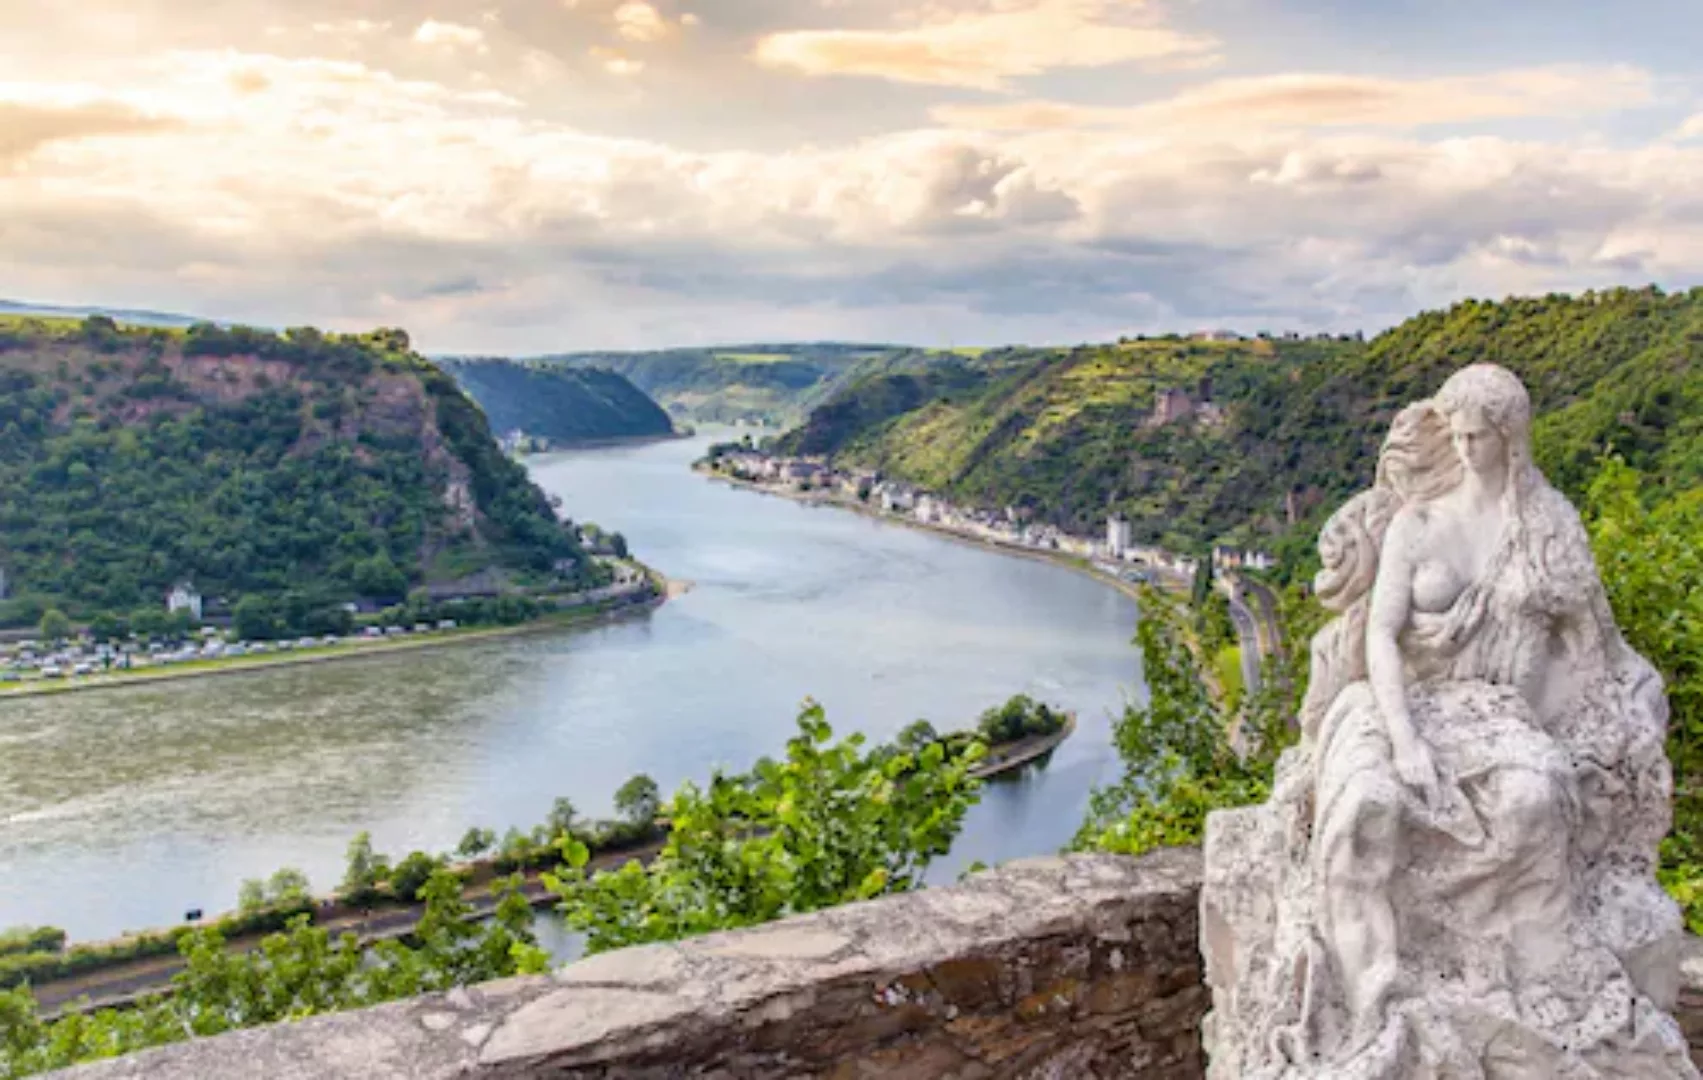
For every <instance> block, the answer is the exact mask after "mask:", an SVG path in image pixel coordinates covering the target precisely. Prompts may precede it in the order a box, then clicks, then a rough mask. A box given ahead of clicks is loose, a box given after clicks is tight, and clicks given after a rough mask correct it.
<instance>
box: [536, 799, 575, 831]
mask: <svg viewBox="0 0 1703 1080" xmlns="http://www.w3.org/2000/svg"><path fill="white" fill-rule="evenodd" d="M578 820H579V811H578V810H577V809H576V808H575V807H574V801H573V800H572V799H570V798H568V797H567V796H566V795H561V796H558V797H557V799H556V801H555V802H553V803H551V804H550V814H549V816H548V817H546V818H545V819H544V824H545V827H546V828H547V829H548V830H549V836H550V839H552V840H554V839H555V838H556V837H558V836H572V835H573V834H574V826H575V824H576V823H577V822H578Z"/></svg>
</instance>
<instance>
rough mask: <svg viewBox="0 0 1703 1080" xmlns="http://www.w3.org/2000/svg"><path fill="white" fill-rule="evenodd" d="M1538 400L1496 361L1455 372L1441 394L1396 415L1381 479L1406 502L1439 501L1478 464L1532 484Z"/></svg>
mask: <svg viewBox="0 0 1703 1080" xmlns="http://www.w3.org/2000/svg"><path fill="white" fill-rule="evenodd" d="M1530 433H1531V399H1530V398H1529V397H1528V396H1527V395H1526V388H1525V387H1524V386H1522V385H1521V384H1520V380H1519V379H1517V378H1515V377H1514V374H1513V373H1512V372H1510V371H1508V370H1507V369H1506V368H1502V367H1498V366H1496V365H1495V364H1473V365H1471V366H1470V367H1464V368H1462V369H1461V370H1459V371H1457V372H1455V373H1454V374H1453V375H1451V376H1449V378H1448V381H1446V382H1444V383H1443V386H1442V389H1440V390H1438V391H1437V393H1436V396H1434V397H1431V398H1429V399H1427V400H1425V401H1421V402H1417V403H1415V404H1413V405H1409V406H1408V407H1407V408H1405V409H1403V410H1402V411H1401V412H1400V413H1398V414H1397V415H1396V418H1395V422H1394V423H1392V424H1391V425H1390V433H1389V436H1388V437H1387V438H1385V440H1384V447H1383V450H1382V452H1381V453H1380V454H1379V455H1378V483H1379V486H1381V487H1386V488H1389V489H1391V490H1393V491H1395V492H1396V493H1397V494H1399V495H1400V496H1401V497H1402V499H1403V500H1404V501H1407V500H1414V499H1435V498H1437V497H1439V496H1441V495H1443V494H1445V493H1446V492H1449V491H1452V490H1454V488H1455V487H1456V485H1458V484H1459V483H1460V482H1461V480H1462V478H1463V477H1464V475H1465V473H1466V472H1467V471H1468V470H1470V471H1471V472H1473V473H1475V474H1477V475H1479V476H1491V475H1500V476H1503V477H1507V478H1509V479H1511V480H1512V481H1513V482H1514V483H1515V484H1520V483H1524V481H1525V475H1524V474H1525V470H1526V467H1527V466H1529V465H1530V463H1531V436H1530Z"/></svg>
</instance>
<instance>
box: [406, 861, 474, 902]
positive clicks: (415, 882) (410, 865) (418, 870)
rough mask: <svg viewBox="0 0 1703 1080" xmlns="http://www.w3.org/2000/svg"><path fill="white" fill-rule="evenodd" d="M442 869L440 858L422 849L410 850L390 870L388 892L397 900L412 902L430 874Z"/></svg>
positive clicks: (442, 863)
mask: <svg viewBox="0 0 1703 1080" xmlns="http://www.w3.org/2000/svg"><path fill="white" fill-rule="evenodd" d="M442 869H444V862H443V860H442V859H438V858H434V857H433V856H431V855H428V854H426V853H425V852H423V851H410V852H409V853H408V854H407V855H405V856H403V858H402V861H401V862H399V863H397V864H396V868H395V869H394V870H392V871H391V872H390V881H389V884H390V893H391V895H392V896H394V897H396V898H397V899H398V900H402V901H404V902H412V901H414V900H416V899H418V898H419V893H420V890H421V889H422V888H423V887H424V886H425V884H426V882H427V881H429V880H430V879H431V877H432V875H433V874H435V873H437V872H438V871H439V870H442ZM458 880H459V879H458Z"/></svg>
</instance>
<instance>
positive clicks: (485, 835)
mask: <svg viewBox="0 0 1703 1080" xmlns="http://www.w3.org/2000/svg"><path fill="white" fill-rule="evenodd" d="M496 846H497V834H496V833H495V832H493V831H491V830H490V829H481V828H480V827H479V826H477V825H474V826H472V827H470V828H469V829H468V830H467V831H466V832H465V833H463V834H462V837H461V842H460V843H459V844H456V845H455V853H456V854H457V855H461V856H464V857H466V858H469V859H471V858H474V857H475V856H478V855H483V854H484V853H485V852H487V851H490V850H491V849H492V848H494V847H496Z"/></svg>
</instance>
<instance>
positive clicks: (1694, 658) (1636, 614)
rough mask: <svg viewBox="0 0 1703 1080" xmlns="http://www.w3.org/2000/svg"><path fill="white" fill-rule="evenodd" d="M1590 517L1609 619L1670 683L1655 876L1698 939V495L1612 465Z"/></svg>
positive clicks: (1701, 665)
mask: <svg viewBox="0 0 1703 1080" xmlns="http://www.w3.org/2000/svg"><path fill="white" fill-rule="evenodd" d="M1586 514H1587V516H1586V525H1587V527H1588V528H1589V530H1590V534H1591V547H1592V549H1593V550H1594V552H1595V554H1596V559H1597V565H1598V568H1599V569H1600V570H1601V571H1602V575H1603V583H1604V585H1605V586H1606V587H1607V589H1608V596H1609V603H1610V604H1611V606H1612V607H1613V608H1614V617H1615V621H1616V622H1617V623H1618V624H1619V626H1620V630H1621V633H1622V634H1623V635H1624V636H1625V637H1626V640H1627V642H1628V643H1629V644H1630V645H1631V646H1632V647H1633V648H1635V649H1637V650H1638V651H1639V652H1641V653H1643V654H1644V656H1645V657H1647V658H1648V659H1649V660H1650V662H1651V663H1652V664H1654V665H1655V666H1656V668H1657V670H1659V671H1660V672H1661V673H1662V677H1663V678H1664V679H1665V680H1666V681H1667V694H1668V705H1669V707H1670V709H1671V710H1672V717H1671V719H1670V720H1669V724H1668V757H1669V758H1670V759H1671V760H1672V761H1673V768H1674V823H1673V831H1672V833H1670V834H1669V836H1668V837H1667V839H1666V840H1665V841H1664V842H1663V844H1662V868H1661V877H1662V882H1663V884H1665V885H1666V886H1667V887H1668V890H1669V891H1670V892H1672V893H1673V895H1674V897H1675V898H1676V899H1678V900H1679V901H1680V903H1681V905H1682V906H1683V907H1684V908H1685V914H1686V921H1687V922H1688V923H1689V924H1690V926H1691V929H1692V931H1693V932H1703V488H1699V487H1692V488H1690V489H1688V490H1684V491H1681V492H1679V493H1678V494H1671V495H1670V494H1668V493H1667V492H1665V491H1664V490H1663V489H1662V488H1660V487H1658V486H1656V485H1654V484H1651V483H1648V482H1647V481H1645V480H1644V479H1643V478H1642V477H1641V476H1640V475H1639V474H1638V473H1637V471H1636V470H1634V469H1632V468H1631V467H1630V466H1629V465H1627V464H1626V463H1625V462H1624V461H1623V460H1621V459H1619V458H1611V459H1609V460H1608V461H1606V462H1605V463H1604V464H1603V467H1602V469H1601V471H1600V472H1599V473H1598V474H1597V476H1596V478H1595V479H1594V480H1593V481H1592V482H1591V485H1590V498H1589V501H1588V503H1587V505H1586Z"/></svg>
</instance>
